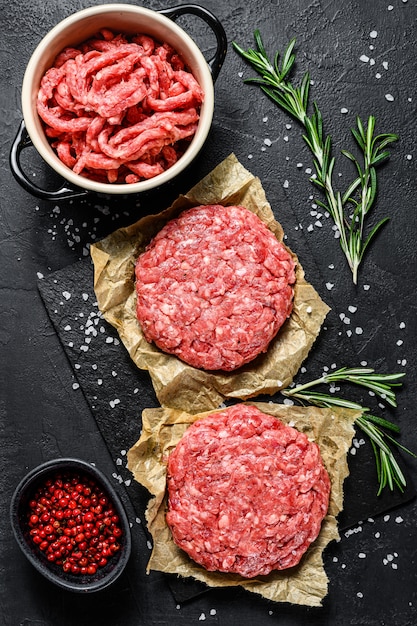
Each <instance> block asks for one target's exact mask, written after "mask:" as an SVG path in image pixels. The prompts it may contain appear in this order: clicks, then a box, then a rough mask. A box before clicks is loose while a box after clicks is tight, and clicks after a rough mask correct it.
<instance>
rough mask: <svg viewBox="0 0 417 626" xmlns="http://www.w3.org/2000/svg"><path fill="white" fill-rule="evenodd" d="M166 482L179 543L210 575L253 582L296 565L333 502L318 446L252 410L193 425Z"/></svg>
mask: <svg viewBox="0 0 417 626" xmlns="http://www.w3.org/2000/svg"><path fill="white" fill-rule="evenodd" d="M167 480H168V483H167V485H168V513H167V516H166V520H167V523H168V525H169V527H170V528H171V531H172V535H173V539H174V541H175V543H176V544H177V545H178V546H179V547H180V548H182V549H183V550H184V551H185V552H187V554H188V555H189V556H190V557H191V558H192V559H193V560H194V561H196V562H197V563H199V564H200V565H202V566H203V567H205V568H206V569H207V570H210V571H221V572H230V573H236V574H240V575H241V576H244V577H246V578H252V577H254V576H262V575H266V574H268V573H269V572H271V571H272V570H282V569H285V568H288V567H292V566H294V565H297V563H298V562H299V561H300V559H301V557H302V555H303V554H304V552H305V551H306V550H307V548H308V546H309V545H310V543H311V542H312V541H314V540H315V539H316V537H317V535H318V534H319V531H320V527H321V522H322V519H323V517H324V516H325V515H326V512H327V508H328V504H329V494H330V480H329V476H328V474H327V471H326V469H325V468H324V465H323V462H322V459H321V456H320V451H319V448H318V446H317V444H316V443H312V442H310V441H309V440H308V439H307V437H306V435H304V434H303V433H300V432H299V431H297V430H295V429H294V428H291V427H289V426H286V425H285V424H283V423H282V422H281V421H280V420H278V419H277V418H275V417H272V416H270V415H266V414H265V413H262V412H261V411H259V410H258V409H257V408H255V407H252V406H246V405H235V406H233V407H231V408H229V409H227V410H224V411H221V412H219V413H213V414H211V415H209V416H207V417H204V418H201V419H199V420H197V421H196V422H194V424H192V426H190V427H189V428H188V430H187V431H186V432H185V434H184V436H183V437H182V439H181V440H180V442H179V443H178V445H177V446H176V448H175V449H174V451H173V452H172V453H171V455H170V456H169V459H168V473H167Z"/></svg>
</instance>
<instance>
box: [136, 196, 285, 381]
mask: <svg viewBox="0 0 417 626" xmlns="http://www.w3.org/2000/svg"><path fill="white" fill-rule="evenodd" d="M135 275H136V295H137V308H136V313H137V318H138V321H139V323H140V325H141V328H142V330H143V333H144V335H145V337H146V339H147V341H149V342H154V343H155V344H156V345H157V346H158V347H159V348H160V349H161V350H163V351H164V352H167V353H169V354H174V355H176V356H177V357H179V358H180V359H181V360H182V361H184V362H185V363H188V364H189V365H192V366H193V367H196V368H200V369H204V370H223V371H233V370H235V369H237V368H239V367H241V366H242V365H244V364H245V363H248V362H250V361H252V360H253V359H254V358H255V357H256V356H258V355H259V354H261V353H262V352H265V351H266V350H267V348H268V345H269V343H270V342H271V340H272V339H273V338H274V337H275V336H276V334H277V333H278V331H279V329H280V328H281V326H282V325H283V323H284V322H285V320H286V319H287V318H288V317H289V315H290V314H291V310H292V302H293V288H292V285H293V284H294V282H295V262H294V259H293V257H292V256H291V254H290V253H289V251H288V250H287V248H286V247H285V246H284V245H283V244H282V243H281V242H280V241H278V239H277V238H276V237H275V235H274V234H273V233H272V232H271V231H270V230H269V229H268V228H267V226H266V225H265V224H264V223H263V222H262V221H261V219H260V218H259V217H258V216H257V215H255V214H254V213H253V212H252V211H250V210H248V209H246V208H244V207H242V206H226V207H224V206H222V205H203V206H197V207H194V208H191V209H188V210H185V211H184V212H183V213H181V214H180V215H179V217H177V218H175V219H172V220H171V221H169V222H168V223H167V224H166V225H165V226H164V227H163V228H162V229H161V230H160V232H159V233H158V234H157V235H156V236H155V237H154V238H153V240H152V241H151V242H150V244H149V245H148V247H147V249H146V250H145V252H143V253H142V254H141V255H140V256H139V258H138V259H137V262H136V270H135Z"/></svg>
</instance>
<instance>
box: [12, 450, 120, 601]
mask: <svg viewBox="0 0 417 626" xmlns="http://www.w3.org/2000/svg"><path fill="white" fill-rule="evenodd" d="M58 473H66V474H67V473H68V474H73V475H78V476H81V477H82V476H84V477H85V476H86V477H88V478H89V479H92V480H93V481H94V482H95V483H96V484H97V485H98V486H99V487H100V488H101V489H102V490H103V492H104V493H105V494H106V496H107V497H108V499H109V501H110V502H111V503H112V504H113V506H114V508H115V510H116V512H117V515H118V516H119V520H120V526H121V528H122V531H123V532H122V536H121V537H120V540H119V543H120V544H121V547H120V550H119V551H118V552H116V553H115V554H113V555H112V556H111V557H110V558H109V559H108V562H107V565H105V566H104V567H100V568H98V569H97V572H96V573H95V574H91V575H88V574H72V573H68V572H65V571H64V570H63V569H62V566H61V565H58V564H56V563H51V562H49V561H48V559H47V558H46V556H45V554H44V553H43V552H42V551H41V550H40V549H39V548H38V546H37V545H35V544H34V543H33V541H32V539H31V537H30V535H29V532H30V527H29V523H28V511H29V502H30V501H31V500H32V499H33V496H34V495H35V492H36V490H37V489H38V488H39V487H40V486H42V485H43V484H44V483H45V481H47V480H48V479H49V478H52V477H54V476H55V475H56V474H58ZM10 517H11V524H12V528H13V533H14V536H15V538H16V541H17V543H18V544H19V547H20V548H21V550H22V552H23V554H24V555H25V556H26V557H27V558H28V559H29V561H30V562H31V563H32V565H33V566H34V567H35V568H36V569H37V570H38V571H39V572H40V573H41V574H43V576H45V578H47V579H48V580H49V581H51V582H53V583H55V584H56V585H58V586H59V587H61V588H63V589H66V590H68V591H75V592H80V593H90V592H93V591H100V590H102V589H104V588H106V587H108V586H109V585H110V584H111V583H113V582H114V581H115V580H116V579H117V578H118V577H119V576H120V574H121V573H122V572H123V570H124V568H125V566H126V564H127V562H128V560H129V557H130V552H131V534H130V526H129V522H128V519H127V516H126V512H125V510H124V508H123V505H122V503H121V501H120V498H119V496H118V495H117V493H116V492H115V490H114V489H113V487H112V485H111V484H110V482H109V480H108V479H107V478H106V476H105V475H104V474H103V473H102V472H101V471H99V470H98V469H97V468H96V467H94V466H93V465H90V464H89V463H86V462H85V461H81V460H79V459H72V458H63V459H55V460H52V461H48V462H46V463H43V464H42V465H39V466H38V467H36V468H34V469H33V470H31V471H30V472H29V473H28V474H27V475H26V476H25V477H24V478H23V479H22V480H21V481H20V483H19V484H18V486H17V487H16V489H15V492H14V494H13V497H12V501H11V506H10Z"/></svg>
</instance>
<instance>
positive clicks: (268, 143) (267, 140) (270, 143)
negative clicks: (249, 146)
mask: <svg viewBox="0 0 417 626" xmlns="http://www.w3.org/2000/svg"><path fill="white" fill-rule="evenodd" d="M264 144H265V145H266V146H271V145H272V141H271V140H270V139H268V137H266V138H265V139H264Z"/></svg>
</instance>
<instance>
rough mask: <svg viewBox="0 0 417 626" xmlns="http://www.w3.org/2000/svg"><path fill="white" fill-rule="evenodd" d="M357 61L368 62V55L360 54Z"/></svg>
mask: <svg viewBox="0 0 417 626" xmlns="http://www.w3.org/2000/svg"><path fill="white" fill-rule="evenodd" d="M359 61H362V63H368V61H369V57H368V56H366V54H362V55H361V56H360V57H359Z"/></svg>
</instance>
